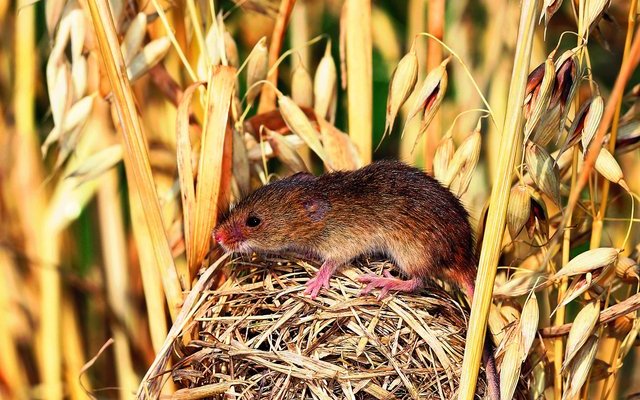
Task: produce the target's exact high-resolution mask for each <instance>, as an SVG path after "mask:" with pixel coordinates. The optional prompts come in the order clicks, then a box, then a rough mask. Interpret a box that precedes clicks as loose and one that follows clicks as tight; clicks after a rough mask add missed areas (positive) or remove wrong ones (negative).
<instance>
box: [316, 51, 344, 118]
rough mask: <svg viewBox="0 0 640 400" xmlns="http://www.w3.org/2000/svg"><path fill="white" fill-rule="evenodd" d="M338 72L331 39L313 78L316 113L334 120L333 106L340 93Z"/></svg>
mask: <svg viewBox="0 0 640 400" xmlns="http://www.w3.org/2000/svg"><path fill="white" fill-rule="evenodd" d="M337 85H338V73H337V71H336V63H335V62H334V61H333V57H332V56H331V41H329V42H328V43H327V47H326V48H325V50H324V56H323V57H322V59H320V63H319V64H318V68H316V75H315V77H314V79H313V105H314V110H315V112H316V114H317V115H318V116H320V117H322V118H324V119H326V120H327V121H332V120H333V118H332V114H333V112H332V107H333V106H334V104H335V102H336V96H337V94H338V89H337Z"/></svg>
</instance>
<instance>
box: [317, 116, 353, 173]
mask: <svg viewBox="0 0 640 400" xmlns="http://www.w3.org/2000/svg"><path fill="white" fill-rule="evenodd" d="M318 124H319V125H320V136H321V137H322V147H323V148H324V151H325V153H326V154H327V158H328V159H329V160H331V167H333V169H335V170H336V171H353V170H356V169H358V168H360V167H362V160H361V159H360V153H359V152H358V148H357V146H356V145H355V143H353V140H351V138H350V137H349V135H347V134H346V133H344V132H342V131H340V130H339V129H337V128H336V127H335V126H333V125H332V124H330V123H329V122H327V121H326V120H325V119H323V118H318ZM327 169H328V168H327Z"/></svg>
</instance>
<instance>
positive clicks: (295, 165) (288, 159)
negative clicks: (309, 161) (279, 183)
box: [264, 128, 309, 172]
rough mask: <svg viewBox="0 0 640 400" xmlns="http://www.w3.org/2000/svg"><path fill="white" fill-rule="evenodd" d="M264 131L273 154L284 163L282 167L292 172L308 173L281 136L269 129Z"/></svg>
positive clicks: (307, 169)
mask: <svg viewBox="0 0 640 400" xmlns="http://www.w3.org/2000/svg"><path fill="white" fill-rule="evenodd" d="M264 131H265V132H266V134H267V138H268V140H269V144H270V145H271V148H272V149H273V152H274V154H275V155H276V157H278V158H279V159H280V161H282V162H283V163H284V165H286V166H287V167H289V169H290V170H292V171H293V172H300V171H305V172H306V171H309V168H307V166H306V165H305V163H304V161H303V160H302V158H300V155H299V154H298V152H297V151H296V150H295V148H294V147H293V146H292V145H291V144H289V142H287V141H286V140H285V139H284V137H283V136H282V135H281V134H279V133H278V132H276V131H272V130H271V129H269V128H264Z"/></svg>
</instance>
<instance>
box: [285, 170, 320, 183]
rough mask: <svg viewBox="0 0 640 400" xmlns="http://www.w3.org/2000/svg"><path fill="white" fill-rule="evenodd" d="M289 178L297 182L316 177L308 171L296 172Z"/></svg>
mask: <svg viewBox="0 0 640 400" xmlns="http://www.w3.org/2000/svg"><path fill="white" fill-rule="evenodd" d="M287 179H289V180H292V181H297V182H304V181H310V180H313V179H315V176H314V175H312V174H310V173H308V172H296V173H295V174H293V175H291V176H290V177H289V178H287Z"/></svg>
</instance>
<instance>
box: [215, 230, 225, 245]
mask: <svg viewBox="0 0 640 400" xmlns="http://www.w3.org/2000/svg"><path fill="white" fill-rule="evenodd" d="M213 240H215V241H216V242H217V243H220V244H222V242H224V235H223V233H222V231H221V230H216V231H214V232H213Z"/></svg>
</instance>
